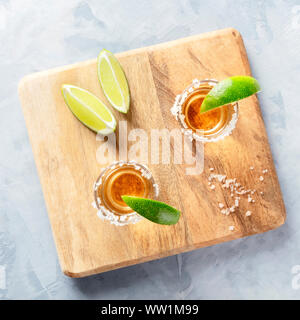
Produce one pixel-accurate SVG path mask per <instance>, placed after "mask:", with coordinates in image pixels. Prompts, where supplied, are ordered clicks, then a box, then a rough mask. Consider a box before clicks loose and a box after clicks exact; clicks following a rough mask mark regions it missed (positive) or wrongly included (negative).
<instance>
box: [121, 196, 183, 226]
mask: <svg viewBox="0 0 300 320" xmlns="http://www.w3.org/2000/svg"><path fill="white" fill-rule="evenodd" d="M122 199H123V201H124V202H125V203H126V204H127V205H128V206H129V207H130V208H131V209H133V210H134V211H135V212H137V213H138V214H140V215H141V216H143V217H144V218H146V219H148V220H150V221H152V222H154V223H158V224H164V225H172V224H175V223H177V222H178V220H179V218H180V211H178V210H177V209H175V208H173V207H171V206H169V205H168V204H166V203H164V202H160V201H157V200H152V199H145V198H139V197H134V196H122Z"/></svg>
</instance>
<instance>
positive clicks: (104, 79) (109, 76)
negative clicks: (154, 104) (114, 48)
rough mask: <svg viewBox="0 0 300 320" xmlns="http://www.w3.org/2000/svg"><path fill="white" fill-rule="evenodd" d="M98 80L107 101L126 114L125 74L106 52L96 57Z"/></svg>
mask: <svg viewBox="0 0 300 320" xmlns="http://www.w3.org/2000/svg"><path fill="white" fill-rule="evenodd" d="M98 78H99V81H100V84H101V87H102V89H103V92H104V94H105V96H106V98H107V100H108V101H109V102H110V103H111V105H112V106H113V107H114V108H115V109H117V110H118V111H120V112H122V113H127V111H128V109H129V103H130V94H129V88H128V83H127V79H126V76H125V73H124V71H123V69H122V67H121V65H120V63H119V61H118V60H117V59H116V57H115V56H114V55H113V54H112V53H111V52H109V51H108V50H102V51H101V52H100V53H99V56H98Z"/></svg>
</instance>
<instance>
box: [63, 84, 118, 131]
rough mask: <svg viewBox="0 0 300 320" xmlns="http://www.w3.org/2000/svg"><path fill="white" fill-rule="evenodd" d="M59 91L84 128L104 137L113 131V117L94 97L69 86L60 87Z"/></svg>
mask: <svg viewBox="0 0 300 320" xmlns="http://www.w3.org/2000/svg"><path fill="white" fill-rule="evenodd" d="M61 89H62V95H63V97H64V100H65V102H66V104H67V106H68V107H69V109H70V110H71V111H72V113H73V114H74V115H75V117H76V118H77V119H78V120H79V121H80V122H82V123H83V124H84V125H85V126H87V127H88V128H89V129H91V130H93V131H95V132H97V133H98V132H99V133H101V134H104V135H107V134H110V133H112V132H114V131H115V129H116V119H115V117H114V116H113V114H112V113H111V111H110V110H109V109H108V107H107V106H106V105H105V104H104V103H103V102H102V101H101V100H99V99H98V98H97V97H96V96H94V95H93V94H92V93H90V92H89V91H87V90H85V89H82V88H79V87H76V86H73V85H70V84H64V85H62V88H61Z"/></svg>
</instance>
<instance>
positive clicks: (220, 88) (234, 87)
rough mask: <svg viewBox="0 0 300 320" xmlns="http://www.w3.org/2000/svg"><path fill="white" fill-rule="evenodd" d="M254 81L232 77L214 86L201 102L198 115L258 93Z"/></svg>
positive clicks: (257, 87)
mask: <svg viewBox="0 0 300 320" xmlns="http://www.w3.org/2000/svg"><path fill="white" fill-rule="evenodd" d="M259 90H260V86H259V84H258V82H257V80H256V79H254V78H252V77H248V76H234V77H230V78H227V79H225V80H223V81H220V82H219V83H218V84H216V85H215V86H214V87H213V88H212V89H211V90H210V92H209V93H208V95H207V96H206V97H205V99H204V100H203V102H202V105H201V110H200V113H204V112H206V111H209V110H212V109H215V108H218V107H221V106H224V105H225V104H228V103H232V102H236V101H238V100H241V99H244V98H247V97H249V96H251V95H252V94H254V93H256V92H258V91H259Z"/></svg>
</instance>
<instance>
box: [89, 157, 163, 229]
mask: <svg viewBox="0 0 300 320" xmlns="http://www.w3.org/2000/svg"><path fill="white" fill-rule="evenodd" d="M94 195H95V207H96V208H97V209H98V216H99V217H100V218H102V219H106V220H109V221H110V222H111V223H113V224H116V225H126V224H129V223H136V222H138V221H140V220H141V219H142V217H141V216H140V215H138V214H137V213H136V212H134V211H133V210H132V209H131V208H130V207H128V206H127V204H126V203H125V202H124V201H123V200H122V198H121V196H122V195H128V196H136V197H141V198H151V199H155V198H157V196H158V186H157V184H155V182H154V179H153V176H152V174H151V172H150V171H149V169H148V168H147V167H146V166H144V165H142V164H139V163H137V162H135V161H129V162H125V161H119V162H115V163H113V164H111V165H110V166H108V167H107V168H105V169H104V170H103V172H102V173H101V175H100V176H99V178H98V179H97V181H96V183H95V187H94Z"/></svg>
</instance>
